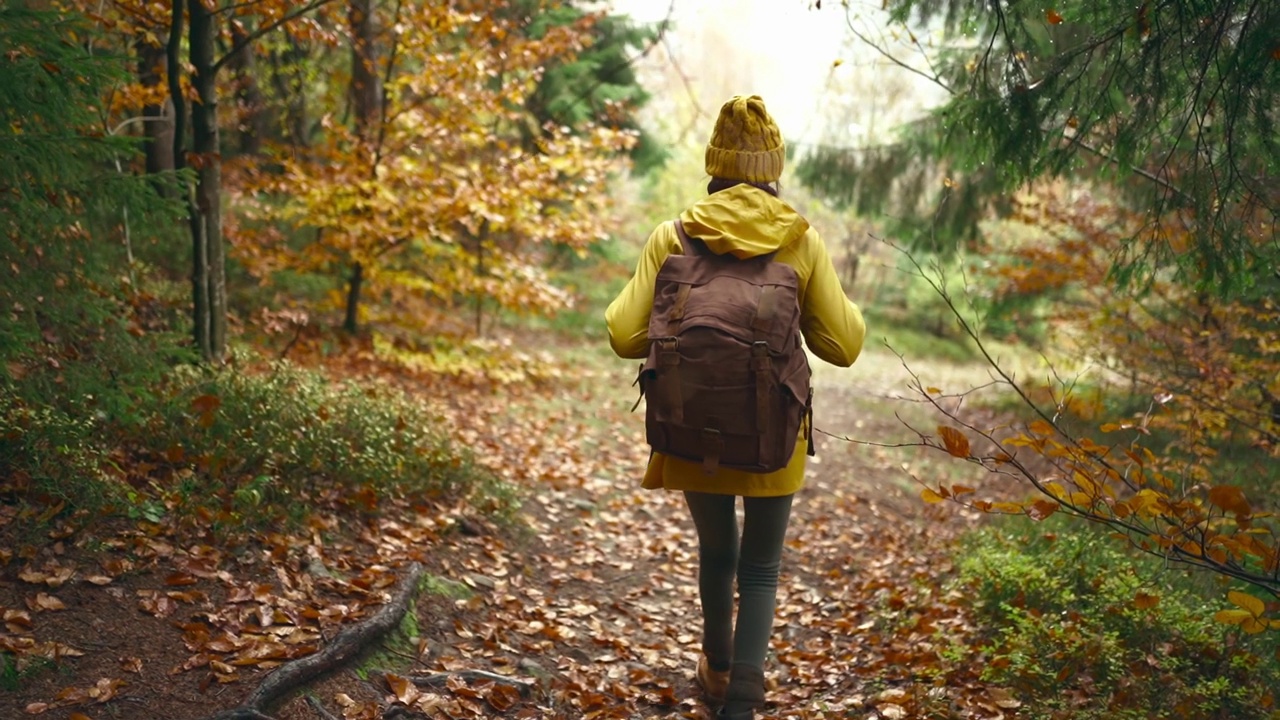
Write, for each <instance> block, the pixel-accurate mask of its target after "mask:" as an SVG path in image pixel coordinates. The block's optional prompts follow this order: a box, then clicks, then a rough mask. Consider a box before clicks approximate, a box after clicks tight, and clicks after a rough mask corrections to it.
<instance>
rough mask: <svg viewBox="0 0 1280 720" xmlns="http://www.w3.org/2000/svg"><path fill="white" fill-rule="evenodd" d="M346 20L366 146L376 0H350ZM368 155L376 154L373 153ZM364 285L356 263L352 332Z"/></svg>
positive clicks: (350, 294) (354, 98)
mask: <svg viewBox="0 0 1280 720" xmlns="http://www.w3.org/2000/svg"><path fill="white" fill-rule="evenodd" d="M347 21H348V22H349V23H350V26H351V104H352V109H353V110H354V113H355V125H356V136H357V137H359V138H360V142H361V143H362V144H364V145H365V146H366V148H367V147H368V146H369V145H370V144H371V141H372V138H373V134H374V127H375V126H376V125H377V123H378V119H379V117H380V115H381V100H380V92H379V83H378V72H377V48H376V47H375V46H374V37H373V1H372V0H350V2H348V4H347ZM369 155H370V156H371V157H376V155H375V154H374V153H369ZM363 284H364V266H363V265H361V264H360V263H359V262H357V263H354V264H353V265H352V267H351V278H350V280H349V281H348V284H347V317H346V320H344V321H343V323H342V327H343V329H345V330H346V331H347V332H349V333H352V334H355V332H356V331H357V330H359V329H360V288H361V285H363Z"/></svg>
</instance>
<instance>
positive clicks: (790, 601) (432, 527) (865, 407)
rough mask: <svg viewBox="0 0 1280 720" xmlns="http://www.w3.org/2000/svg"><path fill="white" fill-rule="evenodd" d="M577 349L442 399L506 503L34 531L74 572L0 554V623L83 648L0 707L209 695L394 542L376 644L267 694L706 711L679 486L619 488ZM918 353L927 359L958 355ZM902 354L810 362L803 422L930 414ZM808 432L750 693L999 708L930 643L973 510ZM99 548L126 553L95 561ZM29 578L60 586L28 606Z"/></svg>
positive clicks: (617, 714) (617, 390)
mask: <svg viewBox="0 0 1280 720" xmlns="http://www.w3.org/2000/svg"><path fill="white" fill-rule="evenodd" d="M591 352H594V351H591ZM587 367H588V368H595V369H594V370H588V371H587V372H586V374H584V375H583V376H582V377H580V378H576V379H574V380H572V381H565V382H563V383H561V384H558V385H557V386H556V387H555V388H552V389H550V390H532V389H529V390H523V391H518V392H517V391H514V390H511V389H507V390H502V391H497V392H481V391H476V392H474V393H471V394H467V393H462V392H453V393H447V394H444V395H442V397H448V398H449V400H448V401H439V402H438V406H439V411H440V413H441V415H442V417H443V418H445V419H446V422H448V423H449V424H450V425H452V427H453V430H454V434H455V435H456V436H457V437H458V438H460V439H461V440H462V441H463V442H465V443H466V444H467V445H469V446H470V447H471V449H472V450H473V452H475V454H476V456H477V459H478V460H479V461H480V462H482V463H485V464H487V465H489V466H490V467H492V468H493V469H494V470H495V471H496V472H498V473H499V474H501V475H503V476H505V477H507V478H508V479H509V480H511V481H512V482H513V483H515V484H516V485H518V486H520V487H521V488H523V489H524V490H525V491H527V493H528V495H527V499H526V501H525V503H524V506H523V509H522V511H521V513H520V516H519V518H518V520H519V522H517V523H516V525H515V526H514V527H500V526H498V525H495V524H493V523H490V522H485V521H483V520H480V519H479V518H478V517H477V516H476V515H475V514H474V513H472V512H470V511H469V510H468V509H467V508H465V507H454V508H441V507H436V506H433V507H418V508H410V507H407V506H406V507H402V508H400V509H399V510H398V511H397V512H395V513H386V514H383V515H381V516H379V517H376V518H373V519H371V520H369V521H368V523H367V526H366V527H364V528H362V529H359V530H358V531H356V532H351V531H352V530H353V528H344V530H345V531H346V532H344V533H343V536H344V537H348V538H353V539H351V540H349V541H344V542H341V543H335V542H334V541H332V540H325V539H324V536H325V533H326V531H327V530H336V528H325V527H324V526H323V521H321V524H320V525H319V526H317V527H315V528H313V532H312V533H311V534H310V535H309V536H304V537H301V538H286V537H277V538H271V537H268V538H264V540H263V542H262V543H261V546H260V547H256V548H250V549H245V550H243V551H242V552H241V553H240V554H239V555H237V556H234V557H230V556H225V555H223V554H222V553H221V552H220V551H219V550H217V549H215V548H211V547H206V546H203V545H200V544H199V543H191V542H186V543H183V542H179V541H177V540H176V539H174V538H167V537H164V536H163V535H157V536H154V537H147V535H146V533H145V532H133V533H132V534H130V535H126V536H125V537H126V538H128V539H127V542H128V543H129V544H128V546H127V547H124V548H121V547H115V548H98V553H97V554H95V553H93V552H90V550H89V549H86V548H81V547H76V546H67V545H64V546H62V547H61V550H57V549H51V548H55V546H56V544H55V545H49V544H48V543H44V544H43V545H41V546H40V549H39V550H32V551H31V552H32V553H33V554H35V555H37V556H38V557H35V558H34V559H33V562H32V563H30V564H29V565H28V566H33V565H35V564H36V563H35V560H41V559H43V560H44V562H43V564H39V567H42V568H51V567H64V568H72V569H73V572H74V574H73V575H71V576H69V579H68V580H67V581H66V582H65V583H59V584H58V585H57V586H53V585H50V584H49V583H48V582H47V581H45V585H47V586H48V587H42V586H41V585H40V584H39V583H37V582H32V581H31V580H32V579H31V578H30V577H28V578H26V579H23V578H20V577H5V578H4V583H3V584H0V607H3V608H5V609H6V617H5V620H6V622H7V623H9V630H10V632H11V633H13V632H15V631H17V632H16V635H18V636H22V635H23V634H24V633H23V632H22V631H24V630H25V631H26V632H25V635H27V636H30V637H32V638H33V641H37V642H53V641H57V642H62V643H65V645H66V647H67V648H68V649H72V650H74V652H76V653H82V654H81V655H78V656H76V657H75V658H74V659H66V658H64V660H63V661H62V663H60V665H59V668H58V669H57V670H56V671H50V672H47V673H36V674H32V675H31V677H30V679H29V681H24V682H20V683H16V684H15V685H16V686H15V687H7V688H5V692H2V693H0V717H5V718H8V717H19V716H22V715H23V714H24V713H26V714H30V715H40V716H43V717H51V718H66V719H68V720H83V718H92V719H94V720H96V719H98V718H138V719H140V720H141V719H143V718H161V717H163V718H174V719H175V720H183V719H186V718H203V717H207V716H209V715H212V714H213V713H215V712H216V711H218V710H221V709H225V708H229V707H233V706H235V705H236V704H238V703H239V702H241V701H242V699H243V698H244V697H245V696H246V695H248V694H249V693H250V692H251V690H252V688H253V687H254V685H255V684H256V682H257V681H258V680H259V679H260V676H261V673H264V672H267V671H269V670H270V669H271V668H272V667H275V666H278V664H279V663H281V662H284V661H286V660H287V659H289V658H290V657H294V656H299V655H304V654H305V653H306V652H309V651H312V650H314V649H315V648H316V647H320V646H323V644H324V643H325V642H326V641H328V640H329V639H331V638H332V635H333V633H334V631H335V628H336V627H338V626H339V625H340V624H341V623H343V622H354V621H357V620H358V619H359V618H360V617H362V616H365V615H367V614H368V613H370V612H371V611H372V610H375V609H376V608H377V606H378V603H379V602H380V601H381V598H382V596H383V594H384V593H385V591H386V590H387V588H389V587H390V586H391V585H392V584H393V583H394V582H395V580H396V578H397V576H398V575H397V574H398V572H400V571H401V570H402V568H403V567H404V563H406V562H408V561H410V560H416V561H419V562H421V563H423V564H425V565H426V566H427V568H428V573H429V579H428V581H427V583H426V592H424V593H423V594H422V595H421V596H420V598H419V600H418V602H417V605H416V613H415V616H414V618H413V619H412V621H409V622H406V623H405V624H404V625H403V626H402V631H401V632H400V633H398V634H397V636H396V637H394V638H393V639H392V640H391V642H390V643H389V644H388V649H386V650H383V651H381V652H380V653H378V654H376V655H373V656H371V657H366V658H364V659H363V660H362V661H361V663H360V664H359V667H356V668H351V669H348V670H344V671H340V672H337V673H334V674H333V675H331V676H329V677H327V678H323V679H321V680H319V681H317V682H316V683H314V684H313V685H312V686H311V687H310V688H309V689H308V691H307V692H306V693H305V694H304V695H302V696H299V697H297V698H295V699H293V700H291V701H289V702H287V703H285V704H284V705H283V706H281V707H279V708H277V709H276V710H274V711H273V713H272V717H274V718H278V720H302V719H303V718H308V719H310V718H317V717H319V718H326V717H341V718H345V719H351V720H354V719H357V718H369V719H374V718H380V717H388V718H389V717H423V716H427V717H440V718H464V717H513V718H517V717H518V718H534V717H538V718H541V717H548V718H550V717H562V718H596V717H598V718H660V717H661V718H677V717H690V718H696V717H703V716H705V715H706V709H705V706H704V705H703V704H702V702H701V701H700V700H699V698H698V695H697V692H696V689H695V687H694V686H693V684H692V682H691V679H690V676H691V671H692V668H693V666H694V662H695V660H696V658H697V652H698V647H699V642H700V638H699V636H698V629H699V625H700V622H699V615H698V604H697V595H696V582H695V577H696V556H695V539H694V534H693V528H692V525H691V523H690V521H689V519H688V517H687V512H686V511H685V509H684V507H683V505H682V500H681V498H680V497H679V495H677V494H673V493H651V492H644V491H641V490H640V489H639V487H638V484H639V482H638V478H639V475H640V472H641V469H642V467H643V463H644V460H645V458H646V457H647V448H646V447H645V446H644V444H643V442H642V427H643V415H642V413H636V414H629V413H628V412H627V410H628V409H629V407H630V404H631V402H632V401H633V399H634V398H633V396H632V395H631V393H632V390H631V389H630V388H629V387H628V386H629V382H630V377H629V376H630V373H631V372H632V369H631V364H630V363H625V362H622V361H616V362H604V363H601V362H598V361H593V362H590V363H587ZM929 371H930V373H931V374H932V375H933V376H939V380H937V382H948V383H959V382H970V381H971V380H973V379H974V378H971V377H968V376H967V375H966V374H968V375H972V373H973V372H974V371H972V370H966V369H963V368H950V367H945V366H937V367H931V368H930V369H929ZM928 375H929V373H926V376H928ZM908 379H909V377H908V375H907V374H906V372H905V371H904V370H903V368H902V366H901V364H900V362H899V360H898V358H896V357H895V356H893V355H891V354H889V353H887V352H884V351H881V350H876V349H870V350H869V351H868V353H867V354H866V356H865V357H864V358H863V359H862V360H861V361H860V362H859V363H858V365H857V366H855V368H853V369H850V370H835V369H830V368H823V369H821V370H819V371H818V374H817V377H816V384H817V387H818V393H819V394H818V401H817V402H818V405H817V413H818V415H817V425H818V427H819V428H822V429H825V430H828V431H830V432H833V433H836V434H844V435H851V436H854V437H857V438H865V439H869V440H875V441H878V442H888V443H893V442H899V441H903V440H909V439H910V438H911V433H910V432H908V431H906V430H905V429H904V427H903V426H902V424H901V422H900V420H899V419H898V417H897V416H901V417H904V418H907V419H910V420H912V421H915V420H924V421H925V422H926V423H927V422H928V420H927V418H926V417H925V416H924V414H923V413H922V410H921V408H920V406H919V404H917V403H914V402H910V401H909V400H900V399H895V396H903V397H908V398H909V397H910V392H909V389H908V387H907V383H908ZM976 379H977V380H978V381H981V377H980V376H979V377H978V378H976ZM926 427H931V425H928V424H926ZM818 446H819V455H818V458H817V460H816V461H815V462H813V463H812V464H811V466H810V471H809V483H808V485H807V487H806V488H805V490H804V491H802V493H801V495H800V497H799V498H798V499H797V502H796V505H795V511H794V515H793V520H792V525H791V530H790V533H789V539H788V544H787V550H786V553H785V555H784V570H783V572H784V577H783V584H782V587H781V588H780V593H779V611H778V619H777V622H776V626H775V641H774V644H773V651H774V656H773V657H772V658H771V662H770V666H769V678H770V682H771V685H772V686H773V689H772V690H771V692H770V707H769V713H770V714H772V715H773V716H776V717H787V718H828V717H876V716H877V713H880V716H883V717H928V716H933V717H952V716H954V717H998V716H999V711H998V709H997V708H996V707H995V706H994V705H991V704H990V703H988V702H986V699H985V697H984V695H983V692H982V689H981V687H980V685H979V684H977V683H976V682H975V681H974V677H975V675H974V669H973V668H970V667H965V666H964V665H963V664H961V665H956V664H955V663H953V662H948V661H945V660H944V659H943V658H942V657H941V656H940V649H941V647H940V645H939V643H940V642H942V641H943V640H944V639H945V638H947V637H954V638H960V639H962V638H963V637H964V636H965V635H966V633H967V632H968V629H967V624H966V621H965V618H964V612H963V608H962V605H963V603H962V602H961V599H960V598H958V597H954V596H948V595H947V594H946V593H945V591H944V590H943V589H942V585H941V583H942V581H943V580H944V579H945V577H946V575H947V573H948V571H949V566H948V564H947V560H946V558H947V554H948V552H949V543H950V542H951V541H952V540H953V538H954V537H955V535H956V533H957V531H959V530H960V529H962V528H964V527H967V526H969V525H971V524H972V523H974V522H976V520H975V519H974V518H972V517H968V516H964V515H963V514H961V513H960V512H958V511H957V510H956V509H954V508H950V507H945V506H944V507H942V508H939V507H936V506H929V505H926V504H924V503H923V502H921V501H920V500H919V499H918V498H919V488H918V487H917V486H915V485H914V484H913V483H912V482H911V480H910V476H909V474H908V473H912V474H915V475H916V476H918V477H924V478H930V479H931V478H932V477H933V476H934V475H935V474H936V473H938V472H947V473H949V474H950V475H951V476H952V477H953V478H955V479H957V480H958V481H959V480H961V478H958V477H957V476H956V474H955V473H956V472H957V471H958V470H957V468H956V467H954V464H951V463H948V461H947V459H946V458H945V457H935V456H932V455H928V454H924V453H922V452H920V451H917V450H915V449H895V448H881V447H869V446H863V445H856V444H851V443H847V442H842V441H839V440H834V439H832V438H830V437H822V436H820V437H819V440H818ZM331 522H337V520H332V521H331ZM122 542H123V541H122ZM103 550H115V551H116V552H115V555H116V556H119V555H122V554H123V555H127V556H128V557H130V558H132V560H130V561H129V562H130V563H131V565H130V567H128V568H115V570H118V572H115V573H112V572H108V570H110V568H107V569H103V562H104V560H103V557H104V555H103V554H102V552H101V551H103ZM124 551H127V552H124ZM59 553H61V554H59ZM46 555H47V556H48V557H47V558H44V556H46ZM109 556H110V555H108V556H105V557H109ZM14 565H15V564H13V563H10V565H9V567H10V568H13V567H14ZM95 569H96V570H97V572H96V573H95V572H94V570H95ZM50 572H53V571H50ZM11 574H12V573H11ZM104 576H105V577H104ZM94 578H98V579H99V580H98V582H101V580H102V579H105V580H106V582H102V583H101V584H97V583H96V582H95V580H94ZM42 595H43V596H47V597H55V598H56V599H57V602H58V603H59V604H60V605H62V606H63V607H60V608H56V609H50V611H49V612H44V611H43V610H42V609H40V607H39V606H40V603H42V602H45V601H44V600H41V599H40V598H41V596H42ZM24 606H25V607H26V608H27V610H26V611H25V615H22V616H19V615H13V614H11V613H10V610H14V611H20V610H21V609H22V608H23V607H24ZM24 618H25V619H24ZM24 625H26V626H27V627H25V628H24V627H23V626H24ZM263 637H270V638H272V639H271V641H270V642H265V641H263V640H262V638H263ZM250 640H252V642H250ZM485 673H491V674H492V675H485ZM0 675H2V673H0ZM415 678H416V680H417V681H418V684H414V683H413V682H411V680H413V679H415ZM495 678H509V679H510V680H508V681H502V680H495ZM4 679H5V678H3V677H0V681H3V680H4ZM15 679H16V677H15ZM988 710H989V711H990V712H988ZM953 712H954V713H959V714H955V715H952V714H949V713H953Z"/></svg>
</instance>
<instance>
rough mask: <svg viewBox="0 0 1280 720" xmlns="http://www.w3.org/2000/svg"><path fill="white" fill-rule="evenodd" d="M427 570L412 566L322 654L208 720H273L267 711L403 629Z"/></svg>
mask: <svg viewBox="0 0 1280 720" xmlns="http://www.w3.org/2000/svg"><path fill="white" fill-rule="evenodd" d="M424 572H425V569H424V568H423V567H422V565H420V564H418V563H413V564H411V565H409V567H408V568H407V570H406V572H405V576H404V577H403V578H401V579H400V582H399V584H397V585H396V588H395V591H394V592H393V593H392V594H391V599H390V600H388V601H387V603H386V604H385V605H383V606H382V607H381V608H378V611H377V612H375V613H374V614H373V615H370V616H369V617H367V618H365V619H364V620H362V621H360V622H358V623H356V624H355V625H352V626H351V627H348V628H345V629H343V630H342V632H340V633H338V634H337V635H335V636H334V638H333V640H331V641H330V642H329V644H328V645H326V646H325V647H324V649H323V650H321V651H320V652H317V653H314V654H312V655H308V656H306V657H302V658H298V659H297V660H290V661H289V662H287V663H285V664H283V665H281V666H280V667H279V668H277V669H276V671H275V672H273V673H271V674H270V675H268V676H266V677H265V678H263V680H262V682H261V683H260V684H259V685H258V687H257V689H256V690H254V691H253V692H252V693H251V694H250V695H249V697H248V698H246V699H245V701H244V704H242V705H240V706H239V707H236V708H232V709H230V710H225V711H223V712H220V713H218V714H217V715H213V716H211V717H209V718H208V719H207V720H271V716H270V715H267V714H266V709H267V708H268V707H270V706H272V705H274V704H275V703H277V702H279V701H280V700H281V699H282V698H283V697H284V696H285V695H287V694H288V693H290V692H292V691H294V690H296V689H298V688H299V687H301V686H302V685H304V684H306V683H307V682H310V681H311V680H314V679H315V678H316V677H319V676H320V675H323V674H325V673H327V672H330V671H332V670H335V669H337V668H339V667H341V666H342V665H344V664H346V663H348V662H350V661H351V660H353V659H355V658H356V657H358V656H359V655H360V654H361V653H363V652H365V651H366V650H367V649H368V648H369V646H370V645H372V644H373V643H374V642H376V641H377V640H378V639H380V638H381V637H382V636H383V635H386V634H387V633H389V632H391V631H392V630H394V629H395V628H396V627H398V626H399V625H400V621H401V620H402V619H403V618H404V615H405V613H406V612H408V611H409V604H410V603H411V602H412V601H413V598H414V596H415V595H417V593H418V583H419V582H421V580H422V575H423V573H424Z"/></svg>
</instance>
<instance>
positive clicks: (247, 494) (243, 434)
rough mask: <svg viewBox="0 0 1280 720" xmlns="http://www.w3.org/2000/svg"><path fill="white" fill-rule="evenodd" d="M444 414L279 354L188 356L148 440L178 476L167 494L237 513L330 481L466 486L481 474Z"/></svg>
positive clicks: (361, 494)
mask: <svg viewBox="0 0 1280 720" xmlns="http://www.w3.org/2000/svg"><path fill="white" fill-rule="evenodd" d="M441 424H442V419H441V418H439V417H435V416H433V415H431V414H430V413H429V412H428V411H427V410H426V408H425V406H424V405H422V404H421V403H420V402H416V401H414V400H413V399H412V398H409V397H406V396H405V395H404V394H403V393H401V392H399V391H397V390H394V389H392V388H390V387H387V386H383V385H378V384H357V383H341V384H335V383H331V382H329V381H328V380H326V379H325V378H323V377H322V376H320V375H319V374H317V373H314V372H309V371H306V370H302V369H299V368H297V367H294V366H291V365H289V364H287V363H278V364H276V365H274V366H273V367H272V368H271V369H270V371H268V372H265V373H254V374H242V373H238V372H235V371H232V370H226V371H209V370H200V369H196V368H191V367H186V368H181V369H179V371H178V372H176V373H175V374H174V376H173V378H172V380H171V388H170V391H169V393H168V394H167V397H166V398H165V400H164V401H163V402H162V404H161V405H160V407H159V408H157V412H156V414H155V417H154V421H153V423H152V427H151V433H150V436H151V439H150V441H149V443H148V444H149V446H150V448H151V450H152V451H154V452H156V453H158V454H162V455H164V456H165V457H167V458H168V459H169V460H170V461H171V462H173V463H174V465H175V466H177V467H176V471H175V473H174V476H175V478H178V479H179V481H178V482H171V483H169V484H168V485H162V486H158V487H157V488H156V489H157V490H158V491H159V492H160V493H162V494H164V495H165V496H166V497H167V498H168V499H169V500H170V502H171V503H174V504H176V505H178V506H191V507H207V506H209V505H219V504H220V505H221V506H222V507H223V508H224V509H225V510H227V511H229V512H231V513H233V516H234V517H233V518H231V519H233V520H235V521H237V522H241V521H243V520H245V519H248V518H252V517H259V516H263V515H268V516H270V515H272V514H273V513H272V512H269V511H271V510H274V511H275V513H276V514H278V513H281V512H284V513H286V514H288V511H289V509H290V508H296V507H297V506H298V505H299V504H300V503H301V504H305V503H307V502H309V501H316V500H319V499H320V498H321V496H324V495H326V494H332V493H338V494H340V495H346V496H348V497H350V498H355V499H357V500H358V501H359V502H361V503H364V504H366V505H369V506H370V507H372V506H373V505H374V504H376V502H377V499H378V498H389V497H404V496H407V495H424V494H425V495H454V494H459V493H465V492H468V491H469V490H470V489H472V487H473V486H474V485H475V484H476V482H477V481H481V482H483V480H484V477H485V474H484V473H483V472H481V471H479V470H477V469H476V467H475V466H474V465H473V464H472V463H471V462H470V460H469V459H468V458H467V456H466V454H465V453H462V452H460V451H458V450H457V449H456V448H454V447H453V446H452V444H451V443H450V441H449V439H448V437H447V436H446V435H445V434H444V433H443V432H442V431H441ZM487 489H488V490H490V491H497V488H496V487H494V486H492V485H490V486H487Z"/></svg>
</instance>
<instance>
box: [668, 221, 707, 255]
mask: <svg viewBox="0 0 1280 720" xmlns="http://www.w3.org/2000/svg"><path fill="white" fill-rule="evenodd" d="M675 226H676V236H677V237H679V238H680V251H681V252H682V253H684V254H685V255H690V256H692V255H705V254H706V252H705V250H706V247H707V246H706V245H704V244H703V243H702V241H701V240H699V239H697V238H695V237H691V236H690V235H689V233H687V232H685V230H684V223H682V222H680V218H676V221H675Z"/></svg>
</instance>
